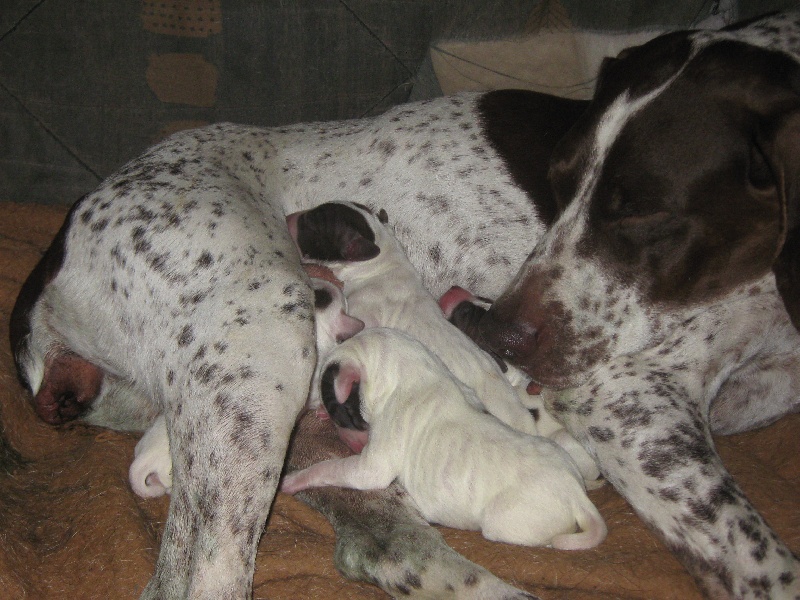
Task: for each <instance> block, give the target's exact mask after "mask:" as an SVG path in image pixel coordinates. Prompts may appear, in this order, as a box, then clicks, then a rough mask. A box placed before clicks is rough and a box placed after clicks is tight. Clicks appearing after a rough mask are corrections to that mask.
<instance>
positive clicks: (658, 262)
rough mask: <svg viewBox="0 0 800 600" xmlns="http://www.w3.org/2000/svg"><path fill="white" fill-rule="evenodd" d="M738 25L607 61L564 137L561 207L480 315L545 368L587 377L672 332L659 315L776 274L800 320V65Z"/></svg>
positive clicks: (525, 364)
mask: <svg viewBox="0 0 800 600" xmlns="http://www.w3.org/2000/svg"><path fill="white" fill-rule="evenodd" d="M746 31H747V30H746V29H743V30H742V33H746ZM735 35H737V33H724V34H719V35H718V37H717V38H713V37H710V36H708V35H707V34H691V33H675V34H671V35H667V36H663V37H661V38H657V39H656V40H654V41H652V42H650V43H648V44H645V45H644V46H640V47H637V48H634V49H631V50H628V51H625V52H624V53H623V54H622V55H620V57H619V58H617V59H613V60H610V61H607V62H606V64H605V65H604V67H603V69H602V71H601V75H600V80H599V83H598V88H597V91H596V94H595V97H594V99H593V101H592V103H591V104H590V106H589V109H588V110H587V112H586V113H584V115H583V116H582V117H581V118H580V119H579V120H578V122H577V123H576V124H575V125H574V127H573V128H572V129H571V130H570V132H569V133H568V134H567V135H566V136H565V138H564V139H563V140H562V141H561V142H560V144H559V145H558V146H557V147H556V149H555V150H554V154H553V157H552V161H551V168H550V179H551V184H552V186H553V189H554V193H555V196H556V198H557V201H558V204H559V210H560V215H559V218H558V219H557V221H556V222H555V224H554V225H553V226H552V227H551V229H550V230H549V231H548V233H547V234H546V236H545V237H544V239H542V240H541V242H540V243H539V244H537V246H536V247H535V248H534V250H533V252H532V253H531V255H530V257H529V258H528V260H527V261H526V263H525V264H524V265H523V267H522V269H521V270H520V272H519V274H518V275H517V278H516V279H515V281H514V282H513V283H512V284H511V285H510V286H509V288H508V289H507V290H506V292H505V293H504V294H503V295H502V296H501V297H500V298H499V299H498V300H497V301H496V302H495V304H494V306H493V307H492V309H491V310H490V311H489V312H488V314H487V316H486V317H485V318H484V319H483V321H482V323H481V326H480V331H481V335H482V336H483V337H484V341H485V342H486V343H487V344H488V345H489V346H490V347H491V348H492V349H493V350H494V351H496V352H497V353H498V354H500V355H501V356H503V357H505V358H507V359H509V360H511V362H514V363H516V364H518V365H519V366H521V367H522V368H523V369H524V370H525V371H526V372H527V373H528V374H529V375H530V376H531V377H532V378H533V379H534V380H535V381H537V382H539V383H541V384H544V385H546V386H550V387H571V386H574V385H577V384H579V383H580V382H581V381H582V380H583V379H585V377H586V375H587V372H588V371H590V370H591V369H592V368H593V367H594V366H596V365H597V364H598V363H600V362H602V361H606V360H608V359H610V358H612V357H614V356H619V355H622V354H628V353H631V352H636V351H639V350H642V349H644V348H647V347H651V346H653V345H655V344H656V343H658V341H659V336H661V337H663V335H664V334H665V332H666V330H667V329H668V323H667V320H665V319H661V318H659V317H658V316H657V315H663V314H672V315H681V314H683V315H685V314H686V311H687V310H692V309H696V308H697V307H698V306H702V305H705V304H709V303H713V302H715V301H718V300H719V299H721V298H723V297H724V296H725V295H726V294H729V293H730V292H732V291H734V290H736V289H738V288H741V287H742V286H746V285H747V284H748V283H749V282H755V281H758V280H761V279H763V278H765V277H766V278H767V279H768V280H769V274H770V272H772V273H774V274H775V278H776V280H777V286H778V289H779V290H780V293H781V295H782V297H783V299H784V302H785V305H786V308H787V310H788V312H789V314H790V315H791V317H792V320H793V322H794V323H795V325H797V324H798V322H800V292H799V291H798V281H800V277H799V275H798V274H799V273H800V270H799V269H798V261H800V248H799V247H798V246H800V227H798V224H799V223H800V215H798V204H800V95H799V94H800V68H799V67H798V64H797V62H796V61H795V60H793V59H792V58H791V57H790V56H789V55H787V54H784V53H781V52H778V51H772V50H767V49H763V48H759V47H756V46H753V45H750V44H748V43H744V42H742V41H736V40H734V39H727V38H730V37H733V36H735ZM743 39H746V38H743ZM654 309H657V310H654Z"/></svg>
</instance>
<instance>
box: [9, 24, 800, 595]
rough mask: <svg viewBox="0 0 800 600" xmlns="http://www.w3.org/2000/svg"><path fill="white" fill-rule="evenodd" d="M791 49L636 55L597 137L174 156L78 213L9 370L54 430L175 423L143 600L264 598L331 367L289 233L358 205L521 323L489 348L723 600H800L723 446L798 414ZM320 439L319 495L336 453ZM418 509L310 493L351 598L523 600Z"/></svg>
mask: <svg viewBox="0 0 800 600" xmlns="http://www.w3.org/2000/svg"><path fill="white" fill-rule="evenodd" d="M798 21H800V17H798V15H797V14H796V13H793V14H788V15H777V16H773V17H769V18H767V19H765V20H763V21H761V22H756V23H753V24H751V25H749V26H747V27H745V28H742V29H739V30H736V31H728V32H722V33H682V34H673V35H669V36H666V37H664V38H661V39H658V40H656V41H654V42H652V43H650V44H647V45H645V46H644V47H641V48H639V49H634V50H632V51H630V52H628V53H627V54H626V55H625V56H623V57H621V58H620V59H618V60H616V61H613V62H612V63H610V64H608V65H607V66H606V68H605V69H604V70H603V76H602V81H601V82H600V85H599V89H598V92H597V95H596V98H595V99H594V100H593V102H592V103H591V104H590V106H589V110H588V112H586V113H585V114H584V115H583V116H581V114H582V113H583V112H584V109H586V105H585V104H584V103H581V102H574V101H569V100H562V99H557V98H553V97H548V96H543V95H539V94H534V93H527V92H513V91H504V92H493V93H487V94H465V95H459V96H454V97H450V98H441V99H437V100H433V101H429V102H424V103H418V104H411V105H407V106H400V107H397V108H394V109H391V110H389V111H387V112H386V113H385V114H384V115H381V116H379V117H375V118H371V119H365V120H356V121H345V122H338V123H315V124H306V125H298V126H293V127H285V128H274V129H264V128H258V127H247V126H239V125H231V124H218V125H212V126H209V127H206V128H203V129H198V130H193V131H186V132H181V133H178V134H176V135H174V136H172V137H170V138H168V139H167V140H165V141H164V142H162V143H160V144H158V145H156V146H154V147H153V148H152V149H150V150H148V151H147V152H145V153H144V154H143V155H142V156H140V157H139V158H137V159H135V160H134V161H132V162H131V163H129V164H128V165H126V166H125V167H123V168H122V169H121V170H120V171H119V172H118V173H116V174H114V175H112V176H111V177H109V178H108V179H107V180H106V181H104V182H103V183H102V184H101V185H100V187H99V188H98V189H97V190H96V191H94V192H92V193H91V194H89V195H87V196H86V197H85V198H83V199H82V200H81V201H79V202H78V203H77V204H76V205H75V207H74V208H73V210H72V211H71V212H70V214H69V216H68V218H67V220H66V222H65V224H64V227H63V228H62V230H61V231H60V233H59V234H58V236H57V237H56V239H55V241H54V242H53V245H52V246H51V248H50V249H49V250H48V252H47V253H46V255H45V256H44V258H43V259H42V262H41V263H40V265H39V266H38V267H37V268H36V269H35V270H34V271H33V273H32V274H31V276H30V277H29V279H28V281H27V282H26V284H25V285H24V287H23V289H22V291H21V293H20V296H19V299H18V301H17V304H16V306H15V309H14V311H13V314H12V322H11V343H12V347H13V351H14V355H15V358H16V361H17V366H18V369H19V373H20V376H21V378H22V379H23V381H24V382H25V383H26V384H27V385H28V386H29V388H30V389H31V391H32V394H33V403H34V407H35V409H36V412H37V413H38V414H39V415H40V416H41V417H42V418H43V419H45V420H46V421H47V422H49V423H52V424H54V425H57V424H60V423H63V422H66V421H68V420H70V419H74V418H81V419H84V420H85V421H87V422H89V423H94V424H98V425H105V426H110V427H116V428H125V429H139V430H144V429H146V428H147V427H148V426H149V425H150V424H151V423H152V422H153V420H154V419H155V418H156V416H157V415H158V414H160V413H161V414H164V417H165V421H166V425H167V430H168V434H169V442H170V447H171V452H172V458H173V472H172V476H173V488H172V496H171V504H170V510H169V516H168V518H167V522H166V524H165V530H164V534H163V538H162V546H161V551H160V554H159V558H158V562H157V565H156V571H155V574H154V576H153V578H152V579H151V581H150V583H149V584H148V586H147V587H146V589H145V590H144V591H143V592H142V597H144V598H184V597H190V598H215V599H216V598H243V597H247V596H249V595H250V593H251V589H252V575H253V568H254V559H255V551H256V545H257V543H258V540H259V537H260V535H261V532H262V529H263V526H264V522H265V519H266V516H267V513H268V511H269V507H270V505H271V502H272V499H273V496H274V494H275V490H276V487H277V484H278V480H279V476H280V473H281V471H282V469H283V466H284V458H285V456H286V451H287V445H288V441H289V434H290V432H291V430H292V428H293V426H294V424H295V420H296V417H297V415H298V413H299V411H300V410H301V409H302V407H303V405H304V402H305V399H306V395H307V392H308V387H309V382H310V379H311V374H312V372H313V369H314V366H315V351H314V336H313V314H312V308H313V302H312V293H311V289H310V287H309V281H308V278H307V276H306V275H305V273H304V272H303V270H302V268H301V265H300V260H299V256H298V254H297V251H296V249H295V247H294V244H293V243H292V240H291V238H290V236H289V233H288V231H287V228H286V225H285V215H286V214H288V213H291V212H295V211H299V210H306V209H308V208H311V207H313V206H316V205H318V204H321V203H324V202H332V201H341V200H346V201H353V202H358V203H361V204H364V205H366V206H368V207H369V208H370V209H371V210H373V211H374V212H376V213H377V212H378V211H379V210H380V209H381V208H386V209H387V210H389V211H390V212H391V214H392V216H393V224H394V226H395V233H396V235H397V237H398V239H399V241H400V243H401V245H402V246H403V247H404V249H405V250H406V252H407V254H408V256H409V258H410V260H411V262H412V263H413V264H414V266H415V267H417V269H419V271H420V273H421V276H422V279H423V282H424V283H425V285H426V287H427V288H428V289H429V291H430V292H431V293H432V294H434V295H435V296H439V295H441V294H442V292H444V291H445V290H447V289H448V288H450V287H451V286H452V285H460V286H462V287H464V288H466V289H469V290H471V291H473V292H475V293H476V294H479V295H481V296H485V297H489V298H497V297H498V296H499V297H500V299H499V301H498V303H497V304H496V305H495V307H494V308H493V309H492V311H491V313H490V317H488V318H487V319H486V321H485V323H483V325H482V327H481V329H482V331H483V334H484V335H485V337H486V339H487V341H488V342H489V344H490V345H491V346H493V347H494V348H495V349H496V350H497V351H498V352H500V353H502V354H505V355H506V356H508V357H509V358H511V359H512V360H514V361H515V362H517V363H518V364H520V365H522V366H523V367H525V368H526V369H527V370H528V372H529V374H530V375H531V376H532V377H533V378H534V379H536V380H537V381H539V382H540V383H543V384H546V385H547V386H550V387H551V388H554V389H560V390H561V391H546V392H545V393H546V394H548V397H549V402H550V406H551V408H552V409H554V410H555V411H557V413H558V414H559V415H560V418H562V419H563V421H564V423H565V424H566V426H567V427H568V429H569V430H570V432H571V433H572V434H573V435H574V436H575V437H576V438H578V439H579V440H581V441H582V443H583V444H584V445H585V446H586V448H587V449H588V450H589V451H590V453H592V454H594V455H595V456H596V458H597V459H598V460H599V461H600V464H601V467H602V469H603V473H604V474H605V475H606V477H607V478H608V479H609V480H610V481H611V482H612V483H613V484H614V485H615V486H616V487H617V488H618V489H619V490H620V491H621V492H622V493H623V494H625V496H626V497H627V498H628V499H629V500H630V501H631V503H632V505H633V506H634V508H635V509H636V510H637V511H638V513H639V514H640V515H641V516H642V518H643V519H645V520H646V521H647V522H649V523H651V524H652V526H653V527H654V529H655V530H656V531H657V532H659V534H660V535H661V536H662V538H663V539H664V540H665V541H666V543H668V544H669V545H670V547H672V548H673V549H674V550H675V551H676V553H677V554H678V556H679V558H680V559H681V560H682V561H683V562H684V564H685V565H686V566H687V568H689V569H690V570H691V571H692V573H694V575H695V576H696V578H697V580H698V583H699V585H700V586H701V587H702V588H703V589H704V590H705V591H706V592H707V593H708V594H709V595H712V596H715V597H720V598H729V597H736V598H756V597H771V598H781V597H790V598H792V597H797V596H798V595H800V579H798V577H800V569H798V563H797V560H796V559H795V558H794V557H793V556H792V554H791V552H790V551H789V550H788V549H787V548H786V546H785V545H784V544H782V543H781V542H780V540H778V539H777V537H776V536H775V535H774V533H773V532H772V531H771V530H770V529H769V527H768V526H767V524H766V523H764V521H763V520H762V519H761V517H760V516H759V515H758V514H757V513H756V512H755V510H754V509H753V508H752V507H751V506H750V505H749V503H748V502H747V500H746V499H745V497H744V496H743V494H742V493H741V491H740V490H739V488H738V487H737V486H736V484H735V483H734V482H733V481H732V480H731V478H730V477H729V476H728V475H727V473H726V472H725V470H724V467H723V466H722V465H721V463H720V461H719V458H718V457H717V455H716V453H715V452H714V450H713V446H712V443H711V440H710V437H709V433H710V431H711V430H713V431H719V432H730V431H738V430H743V429H747V428H751V427H755V426H758V425H762V424H764V423H767V422H769V421H771V420H774V419H777V418H778V417H779V416H780V415H782V414H785V413H787V412H789V411H792V410H797V408H798V395H797V389H798V385H800V382H799V381H798V378H800V369H798V368H797V361H798V353H799V352H800V335H798V333H797V331H796V329H795V328H794V326H793V323H792V317H796V316H797V315H798V314H800V293H798V291H797V290H796V289H795V282H796V280H797V279H796V277H797V270H796V268H795V262H796V256H797V251H796V250H797V243H798V242H797V236H796V226H797V219H798V215H797V206H798V183H800V182H798V175H800V165H799V164H798V156H800V151H798V147H800V139H799V136H800V125H798V122H799V121H798V120H799V119H800V116H798V108H799V107H800V94H799V92H800V83H799V82H800V76H799V75H798V64H797V59H798V52H800V38H799V37H798V32H800V23H799V22H798ZM573 125H574V127H573ZM570 129H571V131H569V133H567V132H568V130H570ZM565 134H566V138H565V139H564V141H563V142H562V143H561V144H560V145H559V147H558V149H557V150H555V151H554V146H555V144H556V142H557V141H558V140H559V139H560V138H562V137H563V136H564V135H565ZM551 158H552V167H550V173H549V178H548V168H549V167H548V165H549V164H550V161H551ZM550 180H552V187H551V181H550ZM549 226H551V227H549ZM548 227H549V229H548ZM532 249H533V253H532V254H531V250H532ZM528 258H529V260H527V259H528ZM523 263H524V266H523ZM520 269H521V270H520ZM515 274H518V275H517V277H516V279H515ZM509 284H510V287H509ZM506 288H508V289H507V290H506ZM504 290H505V293H503V292H504ZM795 322H800V320H798V319H795ZM301 431H305V432H306V435H305V437H304V436H303V435H301V436H300V437H299V439H298V442H297V444H296V448H295V451H294V452H293V453H292V454H291V456H290V463H291V465H292V466H295V467H299V468H302V467H303V466H306V465H307V464H308V461H309V460H311V459H313V457H314V456H319V454H320V452H322V451H325V452H327V449H328V448H329V446H327V445H326V446H325V450H319V445H318V446H315V445H314V441H315V440H317V441H318V444H328V441H329V440H328V438H325V439H324V440H323V436H322V435H321V433H320V432H319V431H318V430H316V429H315V428H314V427H305V428H302V429H301ZM315 448H317V450H315ZM403 498H404V497H403V495H402V494H400V495H398V490H397V489H396V488H395V489H393V490H391V491H390V492H387V493H383V494H380V493H378V494H375V495H370V496H369V497H363V496H359V495H352V494H350V495H348V494H346V493H344V491H335V490H334V491H323V490H316V491H314V492H313V493H309V495H308V497H307V499H308V501H309V502H311V503H312V504H313V505H314V506H317V507H318V508H319V509H320V510H322V511H323V512H324V513H325V514H326V515H327V516H328V518H330V519H331V521H332V523H333V525H334V527H335V528H336V531H337V536H338V541H337V554H336V561H337V566H338V567H339V568H340V570H342V572H343V573H345V574H346V575H348V576H350V577H357V578H361V579H364V580H367V581H372V582H375V583H377V584H378V585H380V586H381V587H382V588H383V589H385V590H387V591H388V592H389V593H391V594H393V595H401V594H403V595H415V594H416V595H420V596H423V595H425V596H440V597H445V596H447V595H456V596H458V597H461V598H469V597H476V598H477V597H492V598H522V597H525V596H526V595H525V594H524V593H523V592H520V591H518V590H514V589H513V588H511V587H509V586H507V585H506V584H504V583H503V582H501V581H499V580H497V579H496V578H494V577H493V576H492V575H491V574H490V573H487V572H486V571H485V570H483V569H481V568H480V567H477V566H476V565H474V564H472V563H470V562H469V561H466V560H465V559H463V558H462V557H460V556H459V555H458V554H456V553H455V552H453V551H452V550H451V549H449V548H448V547H447V546H446V545H445V544H444V542H443V541H442V538H441V536H440V535H438V533H436V531H435V530H434V529H432V528H430V527H428V526H427V525H426V524H425V523H424V521H422V519H420V518H419V516H418V515H417V514H415V513H414V511H413V509H412V508H410V506H409V504H408V503H407V502H405V501H404V499H403Z"/></svg>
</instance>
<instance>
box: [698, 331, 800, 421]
mask: <svg viewBox="0 0 800 600" xmlns="http://www.w3.org/2000/svg"><path fill="white" fill-rule="evenodd" d="M798 411H800V346H798V347H797V348H795V349H794V350H793V351H791V352H784V353H780V354H769V355H767V356H765V357H762V358H759V359H755V360H753V361H752V362H749V363H747V364H746V365H745V366H744V367H742V368H741V369H739V370H738V371H735V372H734V373H733V374H731V376H730V378H729V379H728V380H727V381H726V382H725V384H724V385H723V386H722V388H720V391H719V394H718V395H717V397H716V399H715V400H714V403H713V404H712V405H711V410H710V414H709V420H710V422H711V430H712V431H713V432H714V433H715V434H719V435H729V434H732V433H739V432H742V431H748V430H750V429H756V428H758V427H764V426H766V425H769V424H770V423H772V422H774V421H776V420H778V419H779V418H781V417H782V416H784V415H786V414H789V413H793V412H798Z"/></svg>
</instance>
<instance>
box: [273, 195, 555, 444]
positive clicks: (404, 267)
mask: <svg viewBox="0 0 800 600" xmlns="http://www.w3.org/2000/svg"><path fill="white" fill-rule="evenodd" d="M286 221H287V224H288V226H289V232H290V233H291V235H292V237H293V238H294V240H295V242H296V243H297V247H298V248H299V250H300V253H301V255H302V258H303V260H304V261H308V262H315V263H319V264H322V265H324V266H326V267H328V268H330V269H331V271H333V273H334V275H336V277H337V278H338V279H339V280H340V281H342V282H343V283H344V294H345V296H346V297H347V305H348V311H349V313H350V314H351V315H353V316H354V317H357V318H359V319H361V320H362V321H364V324H365V325H366V327H391V328H393V329H399V330H401V331H404V332H406V333H407V334H409V335H410V336H411V337H413V338H415V339H417V340H419V341H420V342H422V344H423V345H425V346H426V347H427V348H428V349H429V350H431V351H432V352H433V353H434V354H435V355H436V356H438V357H439V358H440V359H441V360H442V361H443V362H444V364H445V365H446V366H447V368H448V369H450V371H451V372H452V373H453V375H455V376H456V377H457V378H458V379H460V380H461V381H462V382H463V383H465V384H466V385H468V386H469V387H471V388H472V389H473V390H474V391H475V394H474V395H472V396H470V400H471V401H472V402H475V405H476V406H478V407H481V408H483V409H485V410H487V411H488V412H490V413H491V414H493V415H494V416H495V417H497V418H498V419H500V420H501V421H502V422H503V423H505V424H507V425H509V426H510V427H513V428H514V429H517V430H519V431H522V432H524V433H529V434H531V435H537V434H538V433H539V430H538V428H537V426H536V421H535V419H534V417H533V415H532V414H531V413H530V412H528V411H527V410H526V408H525V407H524V406H523V405H522V404H521V403H520V401H519V398H518V396H517V393H516V391H515V390H514V388H513V386H512V385H511V384H510V383H509V382H508V381H507V380H506V378H505V377H504V376H503V373H502V371H501V370H500V368H499V367H498V366H497V364H495V362H494V360H492V358H490V357H489V356H488V355H487V354H486V353H485V352H483V351H482V350H480V348H478V347H477V346H476V345H475V344H474V343H473V342H472V340H470V339H469V338H468V337H467V336H466V335H465V334H464V333H462V332H461V331H459V330H458V328H456V327H454V326H453V325H452V324H450V323H448V322H447V319H445V318H444V315H442V311H441V310H440V308H439V304H438V302H437V301H436V299H435V298H434V297H433V296H432V295H431V294H430V293H429V292H428V291H427V290H426V289H425V288H424V287H423V285H422V279H421V278H420V276H419V274H418V273H417V271H416V269H415V268H414V266H413V265H412V264H411V262H410V261H409V260H408V258H407V257H406V254H405V252H404V251H403V249H402V248H401V247H400V244H399V243H398V242H397V240H396V239H395V237H394V235H392V233H391V232H390V230H389V228H388V227H387V226H386V225H385V223H386V213H385V212H384V211H381V215H380V218H378V217H376V216H375V215H373V214H372V213H371V212H370V211H369V210H368V209H367V208H366V207H363V206H360V205H356V204H352V203H348V202H332V203H327V204H322V205H320V206H318V207H317V208H314V209H312V210H309V211H305V212H299V213H293V214H291V215H289V216H288V217H286Z"/></svg>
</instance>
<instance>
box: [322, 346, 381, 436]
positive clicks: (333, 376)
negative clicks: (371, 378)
mask: <svg viewBox="0 0 800 600" xmlns="http://www.w3.org/2000/svg"><path fill="white" fill-rule="evenodd" d="M361 376H362V375H361V369H360V368H359V367H358V366H357V365H355V364H352V363H351V364H347V363H345V364H342V363H339V362H331V363H330V364H328V365H327V366H326V367H325V369H324V370H323V371H322V376H321V377H320V381H319V386H320V395H321V396H322V404H323V406H324V407H325V410H326V411H328V414H329V415H330V417H331V420H332V421H333V422H334V423H336V425H337V427H343V428H345V429H355V430H357V431H366V430H367V429H368V427H369V426H368V424H367V421H366V420H364V417H363V415H362V413H361V394H360V387H361Z"/></svg>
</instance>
